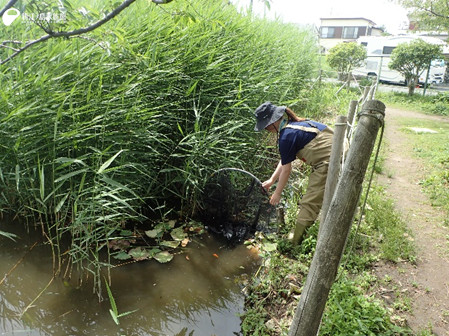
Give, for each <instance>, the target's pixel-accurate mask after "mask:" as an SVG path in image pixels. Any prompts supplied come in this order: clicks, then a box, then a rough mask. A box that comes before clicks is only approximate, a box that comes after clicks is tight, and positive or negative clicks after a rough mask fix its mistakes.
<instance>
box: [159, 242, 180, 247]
mask: <svg viewBox="0 0 449 336" xmlns="http://www.w3.org/2000/svg"><path fill="white" fill-rule="evenodd" d="M179 244H180V242H179V241H173V240H164V241H163V242H161V245H162V246H167V247H171V248H177V247H178V246H179Z"/></svg>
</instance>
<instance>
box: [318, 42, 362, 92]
mask: <svg viewBox="0 0 449 336" xmlns="http://www.w3.org/2000/svg"><path fill="white" fill-rule="evenodd" d="M326 59H327V63H328V64H329V66H330V67H331V68H332V69H335V70H336V71H338V73H339V75H340V78H346V83H347V85H348V86H349V82H350V80H351V71H352V69H354V68H356V67H359V66H361V65H362V62H363V61H364V60H365V59H366V49H365V48H364V47H363V46H362V45H359V44H357V43H356V42H349V43H348V42H342V43H339V44H337V45H336V46H334V47H332V48H331V49H329V54H328V55H327V57H326Z"/></svg>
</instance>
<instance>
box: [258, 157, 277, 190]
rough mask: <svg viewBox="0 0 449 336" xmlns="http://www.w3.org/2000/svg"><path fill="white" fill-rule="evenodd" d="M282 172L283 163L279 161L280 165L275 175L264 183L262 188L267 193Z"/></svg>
mask: <svg viewBox="0 0 449 336" xmlns="http://www.w3.org/2000/svg"><path fill="white" fill-rule="evenodd" d="M281 170H282V163H281V161H279V163H278V165H277V167H276V169H275V170H274V172H273V174H272V175H271V177H270V178H269V179H268V180H266V181H265V182H263V183H262V187H263V188H264V189H265V190H266V191H268V190H270V188H271V186H272V185H273V183H274V182H276V181H277V179H278V178H279V175H280V174H281Z"/></svg>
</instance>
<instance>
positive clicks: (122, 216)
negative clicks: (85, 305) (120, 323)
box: [0, 0, 316, 286]
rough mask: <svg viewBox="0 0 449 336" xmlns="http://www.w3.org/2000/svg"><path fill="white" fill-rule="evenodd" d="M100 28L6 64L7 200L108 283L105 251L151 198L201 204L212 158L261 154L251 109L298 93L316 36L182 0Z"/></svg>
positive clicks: (257, 163)
mask: <svg viewBox="0 0 449 336" xmlns="http://www.w3.org/2000/svg"><path fill="white" fill-rule="evenodd" d="M80 3H82V2H80ZM94 5H95V4H92V6H94ZM73 7H74V8H75V5H73ZM94 16H95V15H94ZM83 19H85V20H88V19H87V18H83ZM33 32H34V31H33V30H32V29H31V30H29V31H26V30H25V29H24V31H23V34H24V36H26V34H31V33H33ZM0 34H1V35H2V36H10V35H11V34H12V30H11V28H8V27H3V26H1V27H0ZM91 38H93V39H95V40H97V41H101V45H102V47H99V45H98V44H95V43H92V42H90V41H88V40H84V39H70V40H56V39H55V40H50V41H48V42H47V43H46V44H45V45H40V46H36V47H34V48H30V49H29V50H28V51H27V52H24V53H22V54H21V55H20V56H18V57H17V58H15V59H13V60H12V61H10V62H9V63H7V65H6V66H4V67H2V68H0V82H1V90H0V91H1V95H0V167H1V178H0V190H1V197H0V209H1V211H14V212H16V213H18V214H20V215H22V216H32V217H33V218H38V221H39V222H42V223H45V224H43V225H44V226H45V230H46V231H48V234H49V237H50V239H51V240H52V242H53V243H55V244H57V245H58V246H59V244H60V242H61V241H62V237H64V236H67V235H68V236H69V237H70V239H71V244H70V247H69V250H68V255H69V256H70V258H71V260H73V262H74V263H75V264H77V265H78V267H80V269H87V271H89V272H92V273H93V274H94V276H95V277H96V279H97V285H98V286H100V284H101V281H100V278H99V271H98V270H99V269H100V268H101V267H102V265H103V264H104V263H103V262H102V261H101V260H100V257H99V253H100V252H99V251H100V250H101V249H102V247H104V246H106V245H107V242H108V241H109V240H110V239H112V237H116V236H117V233H116V231H117V230H118V229H120V228H121V227H123V226H124V224H125V223H129V222H133V223H138V222H142V221H145V220H146V216H145V215H144V213H146V212H145V211H143V210H142V209H145V208H146V209H151V210H152V212H154V214H155V215H157V216H160V217H162V216H166V215H167V214H169V213H170V212H173V213H174V212H175V211H181V212H182V214H183V215H184V216H189V215H192V214H193V213H194V212H195V209H196V208H197V207H198V201H199V195H200V193H201V190H202V186H203V185H204V183H205V182H206V179H207V177H208V176H209V175H210V174H211V172H213V171H214V170H216V169H218V168H221V167H225V166H226V167H228V166H235V167H241V168H245V169H249V170H251V171H254V172H257V171H258V170H260V169H261V168H262V167H263V161H262V160H260V159H258V158H260V157H261V156H260V146H258V144H257V143H258V141H260V138H259V137H258V136H256V135H255V134H254V131H253V125H254V120H253V110H254V108H255V107H257V106H258V105H259V104H260V103H261V102H263V101H266V100H272V101H275V102H278V103H282V102H286V101H294V100H295V98H296V97H298V95H299V93H300V92H301V89H302V87H303V86H304V82H305V81H306V80H307V79H308V78H309V77H310V76H311V74H312V73H313V71H314V65H315V55H316V41H315V38H314V36H313V34H312V33H311V32H309V31H307V30H301V29H299V28H297V27H295V26H292V25H285V24H282V23H280V22H269V21H265V20H261V19H254V18H251V17H248V16H245V15H242V14H239V13H238V12H237V11H236V9H235V8H234V7H232V6H231V5H229V4H227V3H226V2H224V1H213V2H211V1H196V2H194V3H190V2H188V1H184V0H179V1H173V2H172V3H170V4H169V5H164V6H155V5H154V4H148V3H146V2H138V3H136V4H135V6H131V7H130V8H128V9H127V11H126V13H125V14H123V15H121V16H119V17H117V18H115V19H114V20H113V21H111V22H109V23H108V24H107V25H105V26H103V27H101V28H99V29H97V30H95V31H94V32H93V33H92V35H91ZM8 52H10V51H8V49H0V57H1V58H4V57H5V55H7V53H8ZM86 265H87V266H86Z"/></svg>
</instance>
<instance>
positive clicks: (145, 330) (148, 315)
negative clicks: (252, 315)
mask: <svg viewBox="0 0 449 336" xmlns="http://www.w3.org/2000/svg"><path fill="white" fill-rule="evenodd" d="M0 230H2V231H6V232H13V233H15V234H17V235H18V236H19V237H20V238H19V239H18V240H17V241H16V242H13V241H11V240H10V239H8V238H4V237H1V236H0V258H1V263H0V335H20V336H22V335H32V336H35V335H36V336H38V335H39V336H41V335H95V336H101V335H104V336H111V335H126V336H132V335H139V336H146V335H151V336H162V335H163V336H167V335H170V336H171V335H176V336H203V335H204V336H211V335H217V336H227V335H239V334H240V317H239V314H241V313H243V304H244V295H243V293H242V288H243V284H242V279H244V278H245V276H246V277H248V276H251V274H253V273H254V272H255V270H256V269H257V267H258V264H259V260H258V257H257V255H254V254H252V253H251V251H250V250H248V249H247V248H246V247H244V246H237V247H235V248H229V247H227V246H225V245H223V244H220V243H219V242H217V241H216V240H214V239H213V238H211V237H209V236H207V235H204V236H203V237H201V238H197V239H196V240H194V241H193V242H192V243H190V244H189V248H188V249H187V251H186V252H185V253H184V254H180V255H177V256H175V258H174V259H173V260H172V261H171V262H170V263H168V264H159V263H158V262H156V261H145V262H138V263H131V264H128V265H124V266H120V267H116V268H114V269H112V271H111V276H112V287H111V290H112V293H113V296H114V298H115V301H116V303H117V307H118V311H119V313H124V312H128V311H133V310H137V311H136V312H133V313H131V314H129V315H127V316H124V317H121V318H120V325H116V324H115V323H114V321H113V320H112V318H111V315H110V313H109V309H110V308H111V305H110V302H109V300H107V299H106V300H103V301H102V302H99V300H98V297H97V295H96V294H93V293H92V286H90V285H89V284H87V283H86V284H85V285H84V286H82V288H75V287H73V286H70V285H69V284H67V283H64V282H63V281H62V279H61V278H60V277H55V278H53V272H52V268H53V264H52V258H51V250H50V248H49V246H48V245H45V244H42V243H41V242H39V243H37V244H36V245H34V244H35V242H36V241H40V238H36V237H38V236H39V232H36V234H32V233H31V234H28V233H26V232H25V231H24V229H23V228H22V227H21V226H20V225H17V223H15V225H14V224H13V223H12V222H11V221H5V220H3V221H1V222H0ZM33 236H34V238H33ZM33 245H34V247H33ZM2 279H3V280H2ZM52 279H53V280H52ZM105 295H106V294H105Z"/></svg>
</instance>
